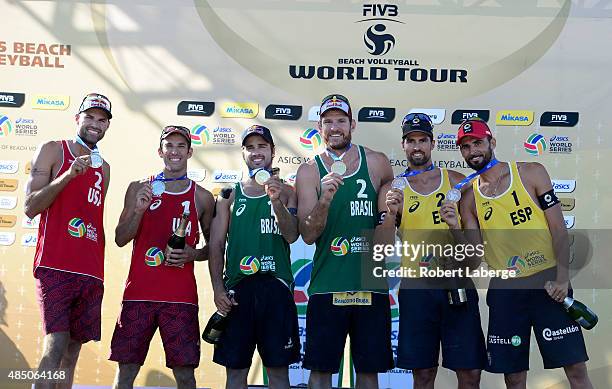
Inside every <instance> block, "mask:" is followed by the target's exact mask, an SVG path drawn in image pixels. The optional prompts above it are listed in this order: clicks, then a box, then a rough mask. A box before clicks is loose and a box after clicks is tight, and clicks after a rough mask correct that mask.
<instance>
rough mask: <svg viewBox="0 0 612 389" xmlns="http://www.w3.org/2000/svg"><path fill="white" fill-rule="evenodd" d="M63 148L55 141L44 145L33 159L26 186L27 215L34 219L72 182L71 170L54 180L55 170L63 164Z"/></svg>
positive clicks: (25, 207)
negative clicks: (58, 165)
mask: <svg viewBox="0 0 612 389" xmlns="http://www.w3.org/2000/svg"><path fill="white" fill-rule="evenodd" d="M61 153H62V147H61V145H60V144H59V143H57V142H55V141H51V142H47V143H44V144H42V145H41V146H40V147H39V148H38V150H37V151H36V154H34V158H33V159H32V170H31V171H30V177H29V179H28V182H27V185H26V199H25V206H24V210H25V214H26V215H27V216H28V217H29V218H33V217H34V216H36V215H38V214H39V213H41V212H42V211H44V210H45V209H47V208H49V206H51V204H52V203H53V201H54V200H55V198H56V197H57V195H58V194H59V193H60V192H61V191H62V189H64V187H65V186H66V184H68V183H69V182H70V180H71V179H72V176H71V175H70V170H68V171H66V172H65V173H64V174H62V175H61V176H59V177H56V178H55V179H53V180H52V178H53V177H52V175H53V169H54V168H55V167H56V165H57V164H59V163H61V158H62V157H61Z"/></svg>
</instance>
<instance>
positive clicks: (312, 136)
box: [300, 128, 321, 150]
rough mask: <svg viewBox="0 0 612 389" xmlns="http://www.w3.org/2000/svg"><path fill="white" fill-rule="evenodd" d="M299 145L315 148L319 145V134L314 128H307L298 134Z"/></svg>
mask: <svg viewBox="0 0 612 389" xmlns="http://www.w3.org/2000/svg"><path fill="white" fill-rule="evenodd" d="M300 145H302V147H303V148H304V149H306V150H316V149H317V148H319V146H320V145H321V134H319V131H317V129H316V128H309V129H307V130H306V131H304V133H303V134H302V136H300Z"/></svg>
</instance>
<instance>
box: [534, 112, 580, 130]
mask: <svg viewBox="0 0 612 389" xmlns="http://www.w3.org/2000/svg"><path fill="white" fill-rule="evenodd" d="M578 116H579V114H578V112H550V111H546V112H544V113H543V114H542V116H540V126H542V127H574V126H575V125H576V124H578Z"/></svg>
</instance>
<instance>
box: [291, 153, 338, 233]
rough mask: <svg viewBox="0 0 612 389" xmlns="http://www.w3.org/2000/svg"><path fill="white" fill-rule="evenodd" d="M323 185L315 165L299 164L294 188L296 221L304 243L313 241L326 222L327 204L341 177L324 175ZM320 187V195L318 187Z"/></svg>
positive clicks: (329, 202) (328, 204)
mask: <svg viewBox="0 0 612 389" xmlns="http://www.w3.org/2000/svg"><path fill="white" fill-rule="evenodd" d="M324 179H325V180H326V181H325V185H322V182H323V180H322V181H321V182H320V181H319V179H318V171H317V167H316V165H308V164H304V165H301V166H300V167H299V169H298V172H297V178H296V184H295V185H296V190H297V200H298V221H299V230H300V234H302V239H303V240H304V242H305V243H306V244H312V243H314V242H315V241H316V240H317V239H318V238H319V236H320V235H321V233H322V232H323V230H324V229H325V225H326V224H327V215H328V211H329V206H330V204H331V201H332V199H333V196H334V194H335V193H336V191H337V190H338V186H339V185H341V182H342V179H340V178H337V176H335V175H333V174H328V175H326V176H325V177H324ZM319 187H321V196H320V197H319V196H318V193H317V191H318V189H319Z"/></svg>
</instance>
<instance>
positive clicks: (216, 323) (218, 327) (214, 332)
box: [202, 290, 234, 344]
mask: <svg viewBox="0 0 612 389" xmlns="http://www.w3.org/2000/svg"><path fill="white" fill-rule="evenodd" d="M227 297H228V298H229V299H230V300H231V301H233V300H234V291H233V290H230V291H229V292H227ZM227 323H228V317H227V315H224V314H222V313H221V312H219V311H217V312H215V313H214V314H213V315H212V316H211V317H210V319H208V324H206V328H204V332H202V339H203V340H204V341H205V342H206V343H210V344H217V343H219V339H221V334H223V331H225V328H226V327H227Z"/></svg>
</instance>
